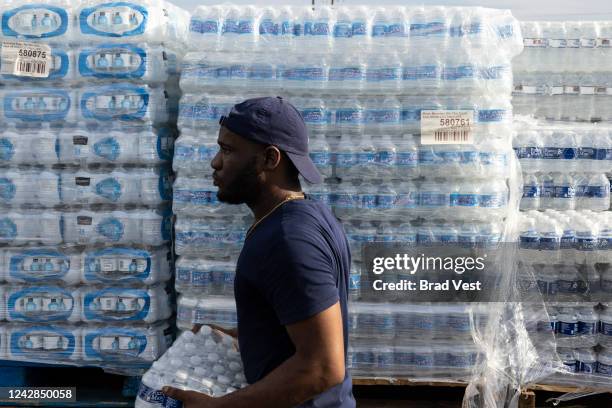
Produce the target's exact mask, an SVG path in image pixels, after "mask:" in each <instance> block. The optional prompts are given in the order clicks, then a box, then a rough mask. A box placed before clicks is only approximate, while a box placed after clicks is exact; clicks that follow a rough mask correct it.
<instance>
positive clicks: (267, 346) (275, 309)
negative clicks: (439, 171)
mask: <svg viewBox="0 0 612 408" xmlns="http://www.w3.org/2000/svg"><path fill="white" fill-rule="evenodd" d="M220 124H221V130H220V132H219V139H218V143H219V146H220V151H219V152H218V153H217V155H216V156H215V157H214V159H213V161H212V163H211V166H212V167H213V169H214V170H215V171H214V174H213V179H214V183H215V185H216V186H218V188H219V190H218V192H217V196H218V198H219V200H220V201H223V202H226V203H230V204H241V203H246V204H247V205H248V206H249V208H250V209H251V211H252V212H253V214H254V216H255V222H254V223H253V225H252V226H251V228H250V229H249V230H248V232H247V234H246V238H245V242H244V246H243V248H242V252H241V254H240V257H239V259H238V265H237V268H236V280H235V282H234V292H235V297H236V307H237V311H238V333H237V336H238V342H239V345H240V353H241V357H242V361H243V365H244V369H245V375H246V378H247V381H248V382H249V384H250V385H249V386H248V387H245V388H243V389H241V390H238V391H237V392H234V393H232V394H228V395H226V396H224V397H220V398H211V397H208V396H205V395H203V394H199V393H196V392H191V391H180V390H176V389H172V388H164V392H165V393H166V394H168V395H169V396H171V397H174V398H176V399H179V400H182V401H183V403H184V404H185V408H208V407H214V408H221V407H228V408H242V407H244V408H260V407H274V408H277V407H278V408H285V407H287V408H289V407H295V406H300V407H320V408H352V407H355V400H354V398H353V395H352V386H351V377H350V375H349V374H348V371H347V369H346V353H347V347H348V330H347V318H348V314H347V292H348V274H349V267H350V253H349V248H348V242H347V240H346V236H345V235H344V232H343V230H342V227H341V225H340V223H339V222H338V220H337V219H336V218H335V217H334V216H333V215H332V213H331V212H330V210H329V209H328V208H327V207H326V206H325V205H324V204H322V203H320V202H318V201H314V200H311V199H309V198H308V197H305V196H304V194H303V193H302V191H301V187H300V182H299V179H298V175H299V174H301V175H302V177H303V178H304V179H305V180H306V181H308V182H311V183H317V182H320V181H321V176H320V175H319V173H318V172H317V170H316V167H315V166H314V164H313V163H312V161H311V160H310V158H309V156H308V136H307V131H306V126H305V124H304V121H303V119H302V117H301V116H300V114H299V113H298V111H297V110H296V109H295V108H294V107H293V106H292V105H291V104H289V103H287V102H286V101H285V100H283V99H282V98H280V97H276V98H272V97H267V98H256V99H250V100H247V101H244V102H242V103H240V104H238V105H236V106H234V107H233V109H232V110H231V112H230V113H229V115H228V116H227V117H223V118H221V121H220Z"/></svg>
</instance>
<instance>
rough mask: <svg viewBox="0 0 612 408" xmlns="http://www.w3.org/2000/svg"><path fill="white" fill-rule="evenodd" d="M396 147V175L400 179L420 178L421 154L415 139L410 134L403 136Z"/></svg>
mask: <svg viewBox="0 0 612 408" xmlns="http://www.w3.org/2000/svg"><path fill="white" fill-rule="evenodd" d="M394 141H395V140H394ZM395 145H396V160H395V175H396V176H397V177H399V178H406V177H408V178H413V177H416V176H418V164H419V152H418V148H417V144H416V142H415V140H414V137H413V136H412V135H410V134H406V135H403V136H402V137H401V139H398V140H397V141H396V143H395Z"/></svg>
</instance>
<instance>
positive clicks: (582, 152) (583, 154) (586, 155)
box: [578, 147, 597, 160]
mask: <svg viewBox="0 0 612 408" xmlns="http://www.w3.org/2000/svg"><path fill="white" fill-rule="evenodd" d="M596 158H597V149H594V148H592V147H581V148H579V149H578V159H581V160H595V159H596Z"/></svg>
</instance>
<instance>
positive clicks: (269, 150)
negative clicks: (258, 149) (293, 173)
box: [264, 146, 281, 170]
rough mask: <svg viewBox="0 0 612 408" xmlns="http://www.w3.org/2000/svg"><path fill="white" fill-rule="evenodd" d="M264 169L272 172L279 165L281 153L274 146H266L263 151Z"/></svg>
mask: <svg viewBox="0 0 612 408" xmlns="http://www.w3.org/2000/svg"><path fill="white" fill-rule="evenodd" d="M264 158H265V159H264V168H265V169H266V170H274V169H276V168H277V167H278V166H279V165H280V161H281V152H280V150H278V147H276V146H268V147H266V148H265V150H264Z"/></svg>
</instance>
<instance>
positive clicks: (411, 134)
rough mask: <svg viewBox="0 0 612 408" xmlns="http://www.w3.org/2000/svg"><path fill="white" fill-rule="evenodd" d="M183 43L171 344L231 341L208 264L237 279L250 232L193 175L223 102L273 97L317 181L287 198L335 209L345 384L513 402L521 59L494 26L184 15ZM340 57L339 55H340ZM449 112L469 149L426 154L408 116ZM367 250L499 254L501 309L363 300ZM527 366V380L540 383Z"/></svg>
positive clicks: (256, 11)
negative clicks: (460, 121) (340, 236)
mask: <svg viewBox="0 0 612 408" xmlns="http://www.w3.org/2000/svg"><path fill="white" fill-rule="evenodd" d="M190 44H192V45H193V50H194V51H195V50H197V52H193V53H189V54H187V55H186V57H185V62H184V64H183V73H184V75H183V76H182V77H181V88H182V90H183V97H182V99H181V101H180V104H179V115H178V126H179V128H180V131H181V137H180V138H179V139H178V140H177V143H176V148H175V160H174V169H175V170H176V171H177V172H178V177H177V179H176V181H175V185H174V205H173V210H174V212H175V214H176V216H177V217H176V251H177V253H178V254H179V255H180V258H179V261H178V266H177V280H176V282H175V285H176V289H177V291H179V292H181V293H183V295H182V296H181V297H180V299H179V304H178V310H177V315H178V317H177V325H178V326H179V327H180V328H184V329H189V328H190V327H191V326H192V325H193V324H194V323H216V324H220V325H222V326H225V327H233V326H234V325H235V324H236V322H235V320H234V319H235V315H234V314H235V306H234V305H233V302H231V303H230V301H228V300H220V299H219V298H218V296H223V295H225V294H226V289H227V288H226V285H216V286H215V283H214V274H215V272H217V277H218V280H220V279H221V277H222V276H229V275H230V273H229V272H228V273H227V275H226V274H225V272H223V273H222V271H225V269H221V268H217V265H219V264H221V265H227V263H231V264H233V263H235V261H236V258H237V254H238V251H239V249H240V245H241V241H242V239H243V238H244V232H245V231H246V228H248V226H249V225H250V219H249V218H248V217H243V214H242V212H241V210H238V209H237V208H235V207H233V206H229V205H226V204H222V203H219V202H218V200H217V198H216V196H215V189H214V188H213V186H212V185H211V183H209V181H208V180H207V179H206V178H205V177H203V175H205V173H206V171H208V172H211V170H210V168H209V162H210V160H211V159H212V158H213V157H214V155H215V154H216V152H217V149H218V148H217V146H216V137H217V134H218V129H219V118H220V117H221V116H222V115H226V114H227V113H228V112H229V110H230V109H231V107H232V105H234V104H235V103H237V102H240V101H242V100H244V99H247V98H249V97H256V96H261V95H262V94H275V95H280V96H282V97H283V98H285V99H287V100H288V101H289V102H291V103H292V104H294V105H295V106H296V108H297V109H298V110H299V111H300V113H301V115H302V117H303V118H304V121H305V123H306V125H307V127H308V131H309V137H310V140H309V149H310V157H311V159H312V160H313V162H314V163H315V165H316V166H317V168H318V169H319V171H320V172H321V174H323V175H324V176H325V181H324V183H322V184H321V185H308V184H307V183H305V182H303V183H302V187H303V190H304V191H305V192H306V194H307V195H308V196H309V197H310V198H313V199H316V200H321V201H323V202H324V203H326V204H328V205H329V206H330V207H331V208H332V209H333V211H334V213H335V214H336V216H337V217H338V218H340V219H341V220H342V221H343V224H344V227H345V230H346V233H347V237H348V239H349V244H350V245H351V253H352V258H353V264H352V265H351V272H350V281H349V292H350V298H351V302H350V304H349V314H350V316H349V322H350V324H349V325H350V328H351V337H350V347H349V350H348V352H349V355H348V365H349V366H350V367H351V370H352V374H353V376H354V377H362V376H363V377H386V378H390V379H393V378H411V379H420V380H428V379H435V380H436V381H460V380H461V381H466V382H469V383H470V384H471V387H472V386H474V387H476V384H480V383H484V385H483V386H481V387H480V386H479V388H477V389H476V388H475V389H472V388H468V393H467V395H466V400H465V401H466V402H465V403H466V406H470V405H471V404H472V403H473V400H472V399H473V398H474V397H476V396H477V395H478V394H483V396H484V395H486V396H485V398H488V396H489V395H499V390H500V389H506V386H507V385H508V383H512V386H515V385H516V386H517V389H518V387H519V386H518V385H517V384H522V383H523V382H522V381H523V380H524V379H525V378H531V377H529V375H528V373H529V370H528V369H527V368H524V367H521V369H517V370H516V371H517V372H518V373H515V372H514V371H513V370H514V369H515V367H514V366H513V364H512V363H511V362H510V361H508V360H507V358H508V357H507V356H508V355H509V354H513V353H516V354H517V355H518V350H517V349H513V348H512V345H509V344H508V343H506V342H507V341H508V339H510V338H512V339H517V344H520V345H521V349H524V347H523V346H525V347H531V346H533V345H532V344H531V342H530V339H529V336H528V335H527V331H526V329H525V322H524V320H523V319H522V317H521V316H522V315H520V314H519V315H516V316H515V315H513V313H512V312H513V308H512V306H509V305H507V304H505V303H503V302H504V300H514V297H512V296H511V293H512V294H513V292H514V291H510V290H508V289H509V288H511V289H514V286H513V285H514V284H515V279H516V268H515V264H514V255H515V249H514V245H515V244H516V242H515V241H516V238H517V232H516V231H517V230H516V227H515V224H516V222H517V213H518V206H519V200H520V195H521V188H522V180H521V175H520V168H519V166H518V161H517V160H516V158H515V157H514V155H513V152H512V137H513V132H514V130H513V126H514V124H513V120H512V105H511V103H510V99H511V82H512V78H511V77H512V74H511V71H510V64H511V59H512V57H513V56H515V55H516V54H517V53H518V52H520V51H521V49H522V45H521V38H520V30H519V29H518V23H517V22H516V21H515V20H514V19H513V18H512V17H511V15H510V14H509V13H508V12H506V11H499V10H486V9H481V8H455V7H385V8H376V7H365V6H364V7H337V8H328V7H316V8H315V10H314V11H313V10H310V9H307V8H294V7H283V8H281V9H273V8H272V7H252V6H244V7H242V6H233V5H227V6H226V5H223V6H210V7H209V6H202V7H199V8H198V9H197V10H196V11H195V12H194V14H193V16H192V20H191V28H190ZM347 49H350V50H354V52H352V53H351V55H350V56H347V55H346V50H347ZM458 110H459V111H468V112H467V116H466V117H467V118H468V119H469V121H470V135H469V136H468V138H469V141H468V140H463V139H462V137H463V136H462V135H461V134H460V132H459V133H456V134H453V135H450V134H449V135H439V136H440V138H441V139H440V140H437V142H440V143H437V142H432V141H431V140H429V139H428V135H427V134H426V133H427V131H424V130H423V127H424V123H423V121H422V120H421V118H422V115H424V113H425V115H426V114H427V111H434V112H436V113H439V112H444V111H458ZM424 133H425V134H424ZM446 137H448V138H447V139H445V138H446ZM442 139H444V140H442ZM194 177H197V178H198V180H195V179H194ZM226 214H227V215H226ZM221 217H223V218H221ZM220 218H221V219H222V221H220ZM376 242H386V243H393V244H398V245H403V246H405V247H411V248H415V247H416V248H418V247H419V245H424V246H429V245H434V244H446V245H449V246H452V245H467V246H469V247H470V248H478V250H488V249H492V248H497V247H499V246H503V245H508V246H509V247H510V249H509V250H508V251H507V256H508V258H504V259H502V260H498V261H499V264H496V266H498V268H496V275H495V274H494V277H493V280H494V283H495V285H496V286H495V288H494V292H495V293H494V294H493V296H492V298H493V299H494V300H495V302H499V303H495V302H491V303H487V304H478V303H473V304H467V303H451V304H448V303H445V304H442V303H427V304H424V303H420V304H417V303H415V302H414V301H413V302H411V299H410V296H408V295H407V294H406V293H398V295H397V296H395V297H391V296H390V297H386V298H385V297H377V296H375V295H374V294H373V289H372V288H371V282H370V280H369V277H368V276H366V272H364V268H363V267H364V264H363V262H364V259H363V256H362V252H361V249H362V247H363V244H371V243H376ZM209 265H210V266H211V267H210V268H209ZM203 266H204V267H203ZM394 276H395V275H394ZM398 278H399V276H398ZM507 292H509V293H507ZM201 293H203V294H202V295H201ZM221 299H223V298H221ZM541 301H542V300H541V298H540V299H539V302H540V303H537V302H536V304H537V305H541ZM516 309H517V310H519V311H520V310H521V306H520V304H519V305H518V306H517V307H516ZM542 309H543V308H542ZM502 315H503V316H504V318H502ZM507 316H510V318H509V319H506V317H507ZM500 324H504V325H505V326H504V329H503V330H499V329H498V328H499V326H500ZM517 333H518V334H517ZM550 337H551V339H552V334H551V336H550ZM551 343H552V340H551ZM530 352H531V351H530ZM534 355H535V354H534ZM539 361H540V360H538V365H534V368H536V371H537V373H542V372H548V371H547V369H548V366H546V365H540V363H539ZM559 365H560V363H559ZM521 370H524V371H521ZM536 376H537V375H535V374H534V378H535V377H536ZM519 377H520V378H519ZM512 396H513V395H512V394H509V395H508V398H512ZM489 399H490V398H489ZM502 400H505V397H504V398H502V399H496V398H493V399H491V401H489V403H488V404H485V405H480V404H477V403H474V404H475V405H474V406H487V407H489V406H501V405H496V404H497V403H498V402H499V401H502ZM500 404H501V403H500Z"/></svg>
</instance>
